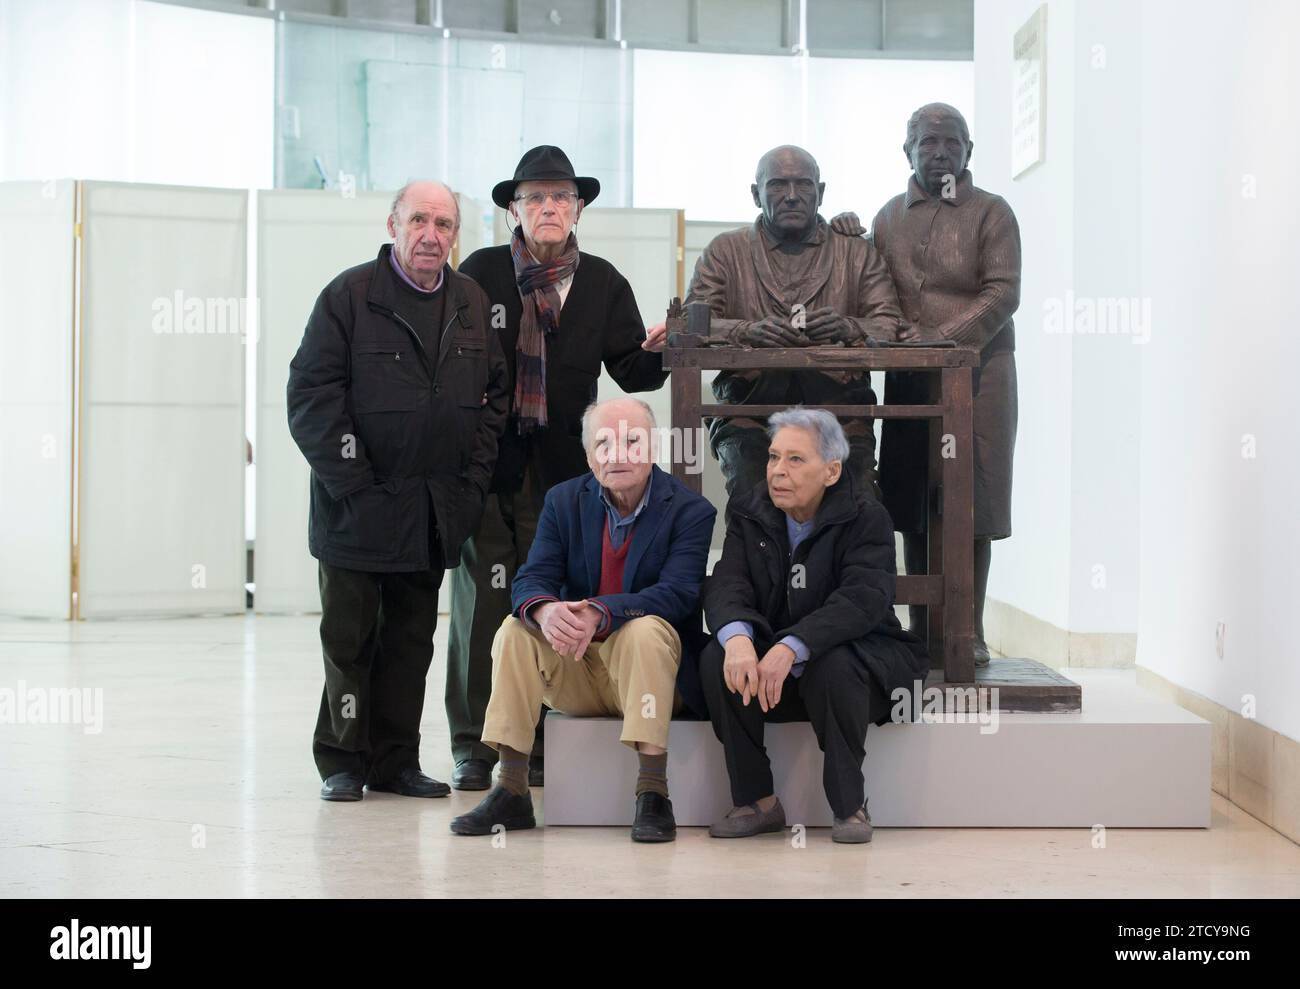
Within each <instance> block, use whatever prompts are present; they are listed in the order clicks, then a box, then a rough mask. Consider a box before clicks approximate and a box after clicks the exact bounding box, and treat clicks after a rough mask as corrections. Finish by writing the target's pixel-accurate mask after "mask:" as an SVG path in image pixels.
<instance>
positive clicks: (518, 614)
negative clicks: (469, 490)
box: [451, 398, 717, 841]
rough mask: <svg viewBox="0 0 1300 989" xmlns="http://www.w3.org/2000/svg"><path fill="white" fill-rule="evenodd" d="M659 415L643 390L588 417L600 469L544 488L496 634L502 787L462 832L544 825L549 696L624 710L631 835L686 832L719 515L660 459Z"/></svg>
mask: <svg viewBox="0 0 1300 989" xmlns="http://www.w3.org/2000/svg"><path fill="white" fill-rule="evenodd" d="M654 433H655V420H654V413H653V412H651V410H650V407H649V406H648V405H646V404H645V403H644V402H641V401H639V400H637V399H633V398H617V399H610V400H608V401H605V402H597V403H596V404H594V405H592V406H591V407H590V408H588V409H587V411H586V413H585V414H584V415H583V417H582V445H583V447H584V449H585V450H586V451H587V465H588V466H589V467H590V468H591V471H590V472H589V473H587V474H583V475H582V476H581V477H575V478H574V479H573V480H571V481H565V482H563V483H561V484H557V485H556V486H555V487H553V488H551V490H550V491H549V492H547V494H546V500H545V503H544V504H543V506H542V514H541V518H540V519H539V521H538V526H537V535H536V537H535V538H534V540H533V545H532V548H531V549H530V550H529V553H528V561H527V562H526V563H525V564H524V565H523V566H522V567H521V568H520V569H519V572H518V573H517V574H516V575H515V580H514V584H513V585H512V587H511V600H512V603H513V607H514V611H513V614H512V615H511V616H510V617H508V618H507V619H506V620H505V621H504V622H503V623H502V625H501V628H500V629H499V630H498V631H497V634H496V638H495V640H494V641H493V643H492V696H491V699H490V700H489V701H488V707H487V715H486V717H485V719H484V724H483V742H484V744H486V745H489V746H491V747H492V748H494V749H496V751H497V755H498V757H499V761H498V764H497V765H498V775H497V785H496V786H495V787H494V788H493V789H492V791H491V792H490V793H488V795H487V796H486V797H484V798H483V801H482V802H481V803H480V804H479V805H478V806H477V807H475V808H474V809H473V810H472V811H470V812H469V813H468V814H463V815H461V816H460V817H457V818H455V819H454V820H453V821H452V822H451V830H452V831H453V832H454V833H456V834H479V835H483V834H491V833H492V830H493V828H494V827H496V826H497V825H501V826H502V827H504V828H505V829H506V830H515V829H522V828H532V827H536V821H535V819H534V817H533V798H532V795H531V794H530V793H529V790H528V753H529V750H530V749H531V748H532V746H533V732H534V730H535V729H536V726H537V718H538V712H539V711H540V709H541V706H542V704H543V703H545V704H547V705H548V706H549V707H550V708H551V709H553V710H555V711H559V712H561V713H563V714H569V715H574V716H578V717H614V716H618V717H621V718H622V719H623V733H622V736H621V739H622V741H623V743H624V744H625V745H629V746H631V747H632V748H634V749H636V751H637V756H638V759H639V762H640V771H639V773H638V775H637V779H636V791H635V792H636V817H635V820H634V822H633V824H632V840H633V841H672V840H673V839H674V838H675V837H676V835H677V825H676V821H675V820H674V818H673V806H672V801H671V800H669V799H668V774H667V765H668V724H669V721H670V720H671V718H672V716H673V715H674V714H676V713H678V712H679V711H680V710H681V709H682V707H683V705H686V706H688V707H690V708H691V709H693V710H694V711H695V712H696V713H697V714H700V715H702V714H703V712H704V710H705V708H704V704H703V693H702V689H701V687H700V685H699V675H698V672H697V667H696V665H695V664H696V650H697V648H698V645H699V644H700V639H702V637H703V632H702V629H701V623H700V610H699V609H700V585H701V583H702V582H703V580H704V571H705V566H706V564H707V562H708V554H709V542H710V540H711V538H712V535H713V520H714V517H715V516H716V515H717V511H716V510H715V509H714V507H713V506H712V505H710V504H709V502H708V501H707V500H705V499H704V498H702V497H701V496H700V495H697V494H695V493H694V492H692V491H690V490H689V489H688V488H687V487H686V486H685V485H684V484H682V483H681V482H680V481H677V480H675V479H674V478H672V477H671V476H670V475H668V474H666V473H664V472H663V471H662V470H660V469H659V468H658V467H656V466H655V465H654V458H655V451H654Z"/></svg>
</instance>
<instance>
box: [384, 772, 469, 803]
mask: <svg viewBox="0 0 1300 989" xmlns="http://www.w3.org/2000/svg"><path fill="white" fill-rule="evenodd" d="M370 789H372V790H377V791H379V792H380V793H396V794H400V795H401V796H403V797H445V796H447V794H449V793H451V787H449V786H448V785H447V784H446V783H440V782H438V780H436V779H434V778H433V777H432V776H425V775H424V773H422V772H420V771H419V770H418V769H409V768H408V769H403V770H402V771H401V772H400V773H398V774H397V778H396V779H391V780H388V781H386V782H384V783H371V784H370Z"/></svg>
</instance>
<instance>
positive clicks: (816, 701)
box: [700, 639, 889, 818]
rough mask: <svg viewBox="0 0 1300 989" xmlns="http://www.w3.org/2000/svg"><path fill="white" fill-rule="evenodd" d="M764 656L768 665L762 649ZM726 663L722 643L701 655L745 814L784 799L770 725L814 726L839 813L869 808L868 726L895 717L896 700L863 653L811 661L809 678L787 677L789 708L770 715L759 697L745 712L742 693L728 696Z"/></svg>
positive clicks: (839, 650)
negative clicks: (767, 800) (775, 774)
mask: <svg viewBox="0 0 1300 989" xmlns="http://www.w3.org/2000/svg"><path fill="white" fill-rule="evenodd" d="M758 657H759V659H762V658H763V652H762V651H761V650H759V652H758ZM724 658H725V654H724V651H723V648H722V646H720V645H719V644H718V640H717V639H711V640H710V641H709V644H708V645H707V646H705V648H704V651H703V652H702V653H701V654H700V678H701V680H702V681H703V685H704V699H705V703H707V704H708V707H709V717H710V719H711V720H712V721H713V732H714V734H715V735H717V736H718V741H720V742H721V743H722V747H723V749H724V750H725V752H726V757H727V775H728V776H729V777H730V779H731V800H732V803H734V804H735V805H736V806H737V807H743V806H744V805H745V804H752V803H754V802H755V801H756V800H759V799H761V798H762V797H767V796H770V795H772V794H774V793H775V792H776V787H775V784H774V783H773V781H772V764H771V762H770V761H769V760H768V757H767V749H766V748H765V747H764V745H763V726H764V725H765V724H766V723H767V722H768V721H773V722H782V721H811V722H812V726H813V731H814V733H816V735H817V745H818V747H819V748H820V749H821V750H822V753H823V760H822V785H823V786H824V787H825V789H826V800H827V801H828V802H829V803H830V805H831V810H832V811H833V812H834V814H835V816H836V817H841V818H843V817H850V816H852V815H853V814H854V813H856V812H857V810H858V809H859V808H860V807H862V806H864V805H865V804H866V794H865V789H866V785H865V783H864V781H863V778H862V761H863V759H865V758H866V753H867V727H868V726H869V725H870V724H872V723H873V722H874V721H878V720H880V719H881V718H882V717H884V716H885V715H886V714H887V713H888V711H889V699H888V697H886V696H885V694H884V692H883V691H882V690H881V689H880V688H879V687H878V686H877V685H876V683H875V680H874V679H873V678H872V677H871V675H870V674H869V673H868V671H867V666H866V663H865V662H864V661H863V660H862V659H861V658H860V657H859V656H858V655H857V653H855V652H854V651H853V650H852V649H850V648H848V647H847V646H838V647H836V648H834V649H831V650H829V651H828V652H826V653H823V654H822V655H821V656H814V657H813V658H811V659H810V660H809V661H808V664H807V666H806V667H805V668H804V673H803V675H802V676H799V677H794V676H789V677H786V680H785V684H784V685H783V686H782V688H781V702H780V703H779V704H777V705H776V707H774V708H772V709H771V710H769V711H768V712H767V713H766V714H764V713H763V709H762V708H761V707H759V705H758V701H757V700H756V699H755V698H753V697H751V698H750V701H749V704H748V705H745V704H744V703H743V702H742V700H741V696H740V694H738V693H737V694H733V693H732V692H731V691H729V690H728V689H727V684H726V681H724V680H723V678H722V664H723V660H724Z"/></svg>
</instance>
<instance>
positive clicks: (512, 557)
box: [446, 145, 668, 790]
mask: <svg viewBox="0 0 1300 989" xmlns="http://www.w3.org/2000/svg"><path fill="white" fill-rule="evenodd" d="M599 192H600V183H599V182H597V181H596V180H595V179H594V178H590V177H587V176H581V175H575V174H574V171H573V165H572V164H570V162H569V159H568V157H567V156H566V155H565V153H564V152H563V151H561V150H560V149H559V148H556V147H552V146H550V145H542V146H541V147H537V148H533V149H532V150H531V151H529V152H527V153H526V154H525V155H524V156H523V158H521V159H520V161H519V166H518V167H517V168H516V169H515V174H514V177H513V178H510V179H506V180H504V181H502V182H499V183H497V185H496V186H495V187H494V188H493V190H492V199H493V201H494V202H495V203H496V204H497V205H498V206H500V207H501V208H502V209H506V210H508V211H509V213H510V219H511V221H513V222H514V223H515V224H517V225H516V226H515V229H514V234H513V236H512V237H511V238H510V243H509V244H503V245H501V246H500V247H487V248H484V249H482V250H479V251H475V252H474V253H473V254H471V255H470V256H469V257H467V258H466V259H465V260H464V261H463V262H461V265H460V270H461V273H462V274H466V275H469V276H470V277H471V278H473V279H474V280H475V281H476V282H478V283H479V285H481V286H482V287H483V290H484V291H485V292H486V293H487V295H488V298H489V299H490V300H491V302H492V307H493V317H494V318H493V324H492V325H493V326H494V327H495V328H496V329H497V332H498V333H499V334H500V338H501V346H502V349H503V350H504V351H505V355H506V366H507V368H508V369H509V374H510V378H509V388H510V395H511V404H510V413H509V420H508V422H507V425H506V430H505V433H504V434H503V435H502V437H501V454H500V457H499V458H498V460H497V467H496V472H495V474H494V475H493V477H492V483H491V485H490V487H489V488H488V498H487V504H486V505H485V506H484V509H483V520H482V522H481V524H480V525H479V526H478V527H477V528H476V529H475V530H474V531H473V533H472V534H471V536H470V539H469V542H468V543H466V545H465V562H464V563H463V564H462V565H461V566H460V567H458V568H457V569H456V570H455V571H453V572H452V575H451V591H452V594H451V629H450V633H449V637H448V644H447V694H446V702H447V724H448V726H449V727H450V729H451V751H452V758H453V759H454V760H455V762H456V769H455V771H454V773H453V775H452V778H451V785H452V786H454V787H456V788H457V789H458V790H485V789H487V788H488V786H489V785H490V782H491V772H492V766H493V764H494V763H495V762H496V761H497V754H496V752H495V751H494V750H493V749H492V748H491V747H490V746H488V745H485V744H484V743H483V740H482V734H483V717H484V713H485V712H486V710H487V703H488V696H489V694H490V693H491V689H492V681H491V677H492V640H493V637H494V636H495V635H496V633H497V629H498V628H500V627H501V623H502V622H503V621H505V619H506V616H508V615H509V614H510V585H511V582H512V581H513V580H514V577H515V573H516V571H517V570H518V569H519V567H521V566H522V565H523V563H524V561H525V560H526V559H528V550H529V547H531V545H532V542H533V537H534V536H535V535H536V533H537V523H538V515H539V513H540V512H541V509H542V499H543V496H544V495H545V494H546V492H547V491H549V490H550V489H551V488H552V487H554V486H555V485H557V484H559V483H561V482H562V481H567V480H569V479H570V478H574V477H578V476H579V475H581V474H584V473H586V470H587V456H586V453H585V451H584V450H583V448H582V436H581V433H582V414H583V411H584V410H585V409H586V408H587V406H588V405H589V404H590V403H591V402H593V401H595V398H596V381H597V379H598V378H599V377H600V369H601V365H602V364H604V366H605V369H606V370H607V371H609V374H610V377H612V378H613V379H614V382H615V383H616V384H617V385H618V386H619V387H620V388H622V389H623V390H624V391H628V392H640V391H653V390H654V389H656V388H659V387H661V386H662V385H663V383H664V381H666V380H667V378H668V372H667V371H666V370H665V369H664V366H663V356H662V354H661V353H660V352H661V351H662V350H663V348H664V343H665V341H666V339H667V333H668V330H667V327H666V326H665V325H664V324H663V323H660V324H659V325H657V326H654V327H651V329H650V331H649V333H648V334H647V332H646V327H645V324H644V323H643V322H642V321H641V313H640V311H639V310H638V309H637V304H636V298H635V296H633V294H632V286H631V285H629V284H628V281H627V279H626V278H624V277H623V276H622V275H621V274H619V272H618V269H616V268H615V267H614V266H613V265H612V264H610V263H609V262H608V261H606V260H605V259H604V258H599V257H596V256H595V255H593V254H587V253H585V252H583V251H579V250H578V241H577V236H576V234H575V233H574V230H575V226H576V224H577V222H578V218H579V217H580V216H581V215H582V210H583V209H584V207H586V206H589V205H591V201H592V200H593V199H595V198H596V196H597V194H598V193H599ZM532 756H533V758H532V764H531V768H530V770H529V780H530V782H531V784H532V785H533V786H541V785H542V784H543V781H544V776H543V773H544V770H543V740H542V735H541V728H540V721H539V728H538V735H537V738H536V739H535V741H534V744H533V750H532Z"/></svg>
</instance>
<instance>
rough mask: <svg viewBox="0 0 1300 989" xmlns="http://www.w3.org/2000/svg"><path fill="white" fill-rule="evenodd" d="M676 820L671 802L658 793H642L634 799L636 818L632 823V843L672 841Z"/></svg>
mask: <svg viewBox="0 0 1300 989" xmlns="http://www.w3.org/2000/svg"><path fill="white" fill-rule="evenodd" d="M676 838H677V819H676V818H674V817H673V802H672V801H671V800H669V799H668V798H667V797H665V796H662V795H660V794H658V793H643V794H641V795H640V796H638V797H637V798H636V817H635V818H634V819H633V821H632V840H633V841H674V840H676Z"/></svg>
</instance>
